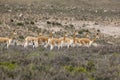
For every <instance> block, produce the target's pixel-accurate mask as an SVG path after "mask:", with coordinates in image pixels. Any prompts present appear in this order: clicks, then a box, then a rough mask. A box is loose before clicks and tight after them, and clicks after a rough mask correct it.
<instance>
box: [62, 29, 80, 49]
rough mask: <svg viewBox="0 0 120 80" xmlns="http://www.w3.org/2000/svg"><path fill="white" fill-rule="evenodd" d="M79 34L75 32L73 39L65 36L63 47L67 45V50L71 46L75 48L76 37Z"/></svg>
mask: <svg viewBox="0 0 120 80" xmlns="http://www.w3.org/2000/svg"><path fill="white" fill-rule="evenodd" d="M77 34H78V32H76V31H75V32H74V33H73V37H72V38H68V37H66V35H64V37H63V45H66V46H67V48H69V47H70V46H74V44H75V43H76V35H77Z"/></svg>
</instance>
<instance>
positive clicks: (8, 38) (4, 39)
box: [0, 30, 17, 48]
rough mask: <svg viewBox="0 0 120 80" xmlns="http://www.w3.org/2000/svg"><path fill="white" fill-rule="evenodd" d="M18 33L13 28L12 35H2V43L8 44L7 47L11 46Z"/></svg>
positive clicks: (0, 40)
mask: <svg viewBox="0 0 120 80" xmlns="http://www.w3.org/2000/svg"><path fill="white" fill-rule="evenodd" d="M16 34H17V33H16V31H15V30H13V32H12V34H11V35H10V37H0V43H6V44H7V46H6V47H7V48H8V47H9V46H10V44H11V42H12V41H13V38H14V36H15V35H16Z"/></svg>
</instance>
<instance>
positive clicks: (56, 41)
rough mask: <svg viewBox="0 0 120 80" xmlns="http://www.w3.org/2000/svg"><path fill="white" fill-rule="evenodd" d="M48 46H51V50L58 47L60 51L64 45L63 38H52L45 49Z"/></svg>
mask: <svg viewBox="0 0 120 80" xmlns="http://www.w3.org/2000/svg"><path fill="white" fill-rule="evenodd" d="M48 45H50V50H53V48H54V47H55V46H57V47H58V49H60V48H61V47H62V45H63V38H53V37H51V38H49V39H48V43H47V44H46V46H45V47H47V46H48Z"/></svg>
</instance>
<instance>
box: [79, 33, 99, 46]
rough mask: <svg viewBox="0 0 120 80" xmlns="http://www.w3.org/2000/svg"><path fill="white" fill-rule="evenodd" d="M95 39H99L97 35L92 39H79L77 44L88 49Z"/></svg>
mask: <svg viewBox="0 0 120 80" xmlns="http://www.w3.org/2000/svg"><path fill="white" fill-rule="evenodd" d="M96 39H99V33H97V34H96V35H95V37H94V38H93V39H89V38H80V39H79V43H80V44H81V45H84V46H87V47H90V46H91V45H92V43H93V42H95V41H96Z"/></svg>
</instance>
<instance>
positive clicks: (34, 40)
mask: <svg viewBox="0 0 120 80" xmlns="http://www.w3.org/2000/svg"><path fill="white" fill-rule="evenodd" d="M30 42H32V45H33V48H35V47H37V46H38V43H37V42H38V39H37V37H32V36H27V37H26V38H25V42H24V47H27V46H28V44H29V43H30Z"/></svg>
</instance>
